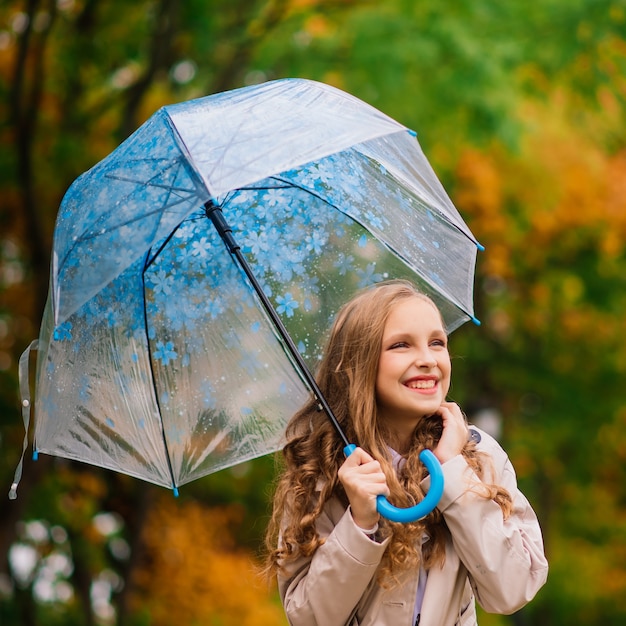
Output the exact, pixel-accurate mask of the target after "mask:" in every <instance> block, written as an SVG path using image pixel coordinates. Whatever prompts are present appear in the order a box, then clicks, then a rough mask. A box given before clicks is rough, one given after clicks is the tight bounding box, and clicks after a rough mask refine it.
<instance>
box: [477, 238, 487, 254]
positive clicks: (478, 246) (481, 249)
mask: <svg viewBox="0 0 626 626" xmlns="http://www.w3.org/2000/svg"><path fill="white" fill-rule="evenodd" d="M476 247H477V248H478V249H479V250H480V251H481V252H484V251H485V246H483V244H482V243H479V242H478V241H477V242H476Z"/></svg>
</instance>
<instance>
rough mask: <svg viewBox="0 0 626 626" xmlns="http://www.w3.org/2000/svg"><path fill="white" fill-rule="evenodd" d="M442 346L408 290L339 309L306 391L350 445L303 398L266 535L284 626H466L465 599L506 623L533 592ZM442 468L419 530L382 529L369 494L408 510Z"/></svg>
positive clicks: (386, 291)
mask: <svg viewBox="0 0 626 626" xmlns="http://www.w3.org/2000/svg"><path fill="white" fill-rule="evenodd" d="M450 376H451V363H450V355H449V353H448V339H447V335H446V332H445V328H444V325H443V321H442V319H441V315H440V313H439V311H438V310H437V308H436V306H435V305H434V303H433V302H432V301H431V300H430V299H429V298H427V297H426V296H424V295H422V294H421V293H419V292H418V291H416V289H415V288H414V287H413V286H412V285H411V284H410V283H407V282H405V281H390V282H387V283H381V284H379V285H377V286H375V287H373V288H371V289H370V290H368V291H365V292H363V293H361V294H359V295H358V296H357V297H355V298H354V299H353V300H351V301H350V302H348V303H347V304H346V305H345V306H344V307H343V308H342V310H341V311H340V312H339V314H338V316H337V319H336V321H335V324H334V325H333V328H332V329H331V333H330V338H329V341H328V345H327V347H326V351H325V356H324V358H323V359H322V362H321V365H320V368H319V371H318V375H317V382H318V384H319V387H320V390H321V391H322V393H323V394H324V396H325V398H326V400H327V401H328V403H329V405H330V406H331V407H332V409H333V411H334V413H335V416H336V417H337V420H338V422H339V424H340V425H341V426H342V428H343V430H344V432H345V433H346V435H347V438H348V439H349V440H350V441H356V442H358V443H359V446H360V447H358V448H357V449H356V450H355V451H354V452H353V453H352V454H351V455H350V456H349V457H348V458H347V459H346V458H345V457H344V456H343V452H342V443H341V441H340V439H339V437H338V435H337V434H336V432H335V429H334V427H333V426H332V425H331V423H330V422H329V420H328V418H327V417H326V415H325V414H324V413H322V412H321V411H319V409H318V404H317V402H315V401H314V400H311V402H309V403H308V404H307V405H306V406H305V407H303V408H302V409H301V410H300V411H299V412H298V413H297V414H296V415H295V416H294V417H293V418H292V420H291V421H290V423H289V425H288V427H287V444H286V446H285V447H284V450H283V455H284V461H285V469H284V472H283V475H282V476H281V478H280V481H279V483H278V486H277V490H276V494H275V498H274V512H273V516H272V521H271V523H270V526H269V529H268V536H267V546H268V549H269V556H268V562H267V569H268V571H269V572H270V573H271V574H277V575H278V584H279V592H280V595H281V599H282V601H283V605H284V607H285V612H286V614H287V617H288V620H289V623H290V624H293V625H294V626H335V625H336V626H343V625H347V624H348V625H357V624H358V625H374V624H376V625H379V626H385V625H389V626H392V625H393V626H414V625H415V624H419V625H420V626H454V625H456V624H459V625H468V624H472V625H473V624H476V610H475V601H478V603H479V604H480V605H481V606H482V607H483V608H484V609H485V610H486V611H489V612H494V613H512V612H514V611H516V610H518V609H519V608H521V607H522V606H524V605H525V604H526V603H527V602H529V601H530V600H531V599H532V598H533V597H534V596H535V594H536V593H537V591H538V590H539V588H540V587H541V586H542V585H543V584H544V582H545V580H546V576H547V570H548V566H547V562H546V559H545V556H544V551H543V542H542V536H541V531H540V528H539V524H538V522H537V518H536V516H535V514H534V512H533V510H532V508H531V506H530V504H529V503H528V501H527V500H526V498H525V497H524V496H523V494H522V493H521V492H520V491H519V490H518V488H517V483H516V478H515V472H514V470H513V467H512V465H511V463H510V461H509V459H508V457H507V455H506V453H505V452H504V451H503V450H502V448H501V447H500V446H499V445H498V443H497V442H496V441H495V440H494V439H492V438H491V437H490V436H489V435H487V434H486V433H484V432H482V431H480V430H479V429H477V428H475V427H473V426H472V427H470V426H468V424H467V423H466V421H465V417H464V415H463V413H462V411H461V409H460V408H459V406H458V405H456V404H455V403H453V402H448V401H447V400H446V396H447V394H448V391H449V388H450ZM425 448H428V449H430V450H432V452H433V453H434V454H435V456H436V457H437V458H438V460H439V461H440V462H441V463H442V470H443V475H444V493H443V496H442V498H441V500H440V502H439V504H438V506H437V508H436V509H435V510H434V511H433V512H432V513H430V514H429V515H428V516H426V518H424V519H422V520H419V521H417V522H413V523H409V524H399V523H393V522H390V521H388V520H386V519H384V518H381V517H380V516H379V514H378V512H377V510H376V497H377V496H378V495H379V494H383V495H385V496H387V497H388V498H389V499H390V501H391V502H393V504H395V505H396V506H401V507H406V506H411V505H413V504H415V503H416V502H419V501H420V500H422V499H423V497H424V494H425V493H426V492H427V491H428V484H429V478H428V476H427V472H426V469H425V468H424V466H423V465H422V463H421V462H420V460H419V454H420V452H421V451H422V450H423V449H425Z"/></svg>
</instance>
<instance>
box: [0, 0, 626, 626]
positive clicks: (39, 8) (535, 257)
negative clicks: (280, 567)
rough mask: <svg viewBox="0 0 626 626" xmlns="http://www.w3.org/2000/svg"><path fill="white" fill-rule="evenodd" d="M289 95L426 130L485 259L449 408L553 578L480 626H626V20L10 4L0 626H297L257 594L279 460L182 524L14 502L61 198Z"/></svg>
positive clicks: (296, 4) (55, 483) (117, 500)
mask: <svg viewBox="0 0 626 626" xmlns="http://www.w3.org/2000/svg"><path fill="white" fill-rule="evenodd" d="M282 77H304V78H311V79H316V80H320V81H323V82H326V83H330V84H332V85H334V86H337V87H339V88H342V89H344V90H346V91H348V92H350V93H352V94H354V95H356V96H358V97H360V98H361V99H363V100H365V101H367V102H369V103H370V104H372V105H374V106H375V107H377V108H379V109H381V110H382V111H384V112H385V113H387V114H389V115H390V116H392V117H394V118H396V119H397V120H399V121H400V122H402V123H404V124H406V125H407V126H409V127H410V128H413V129H415V130H416V131H417V133H418V137H419V140H420V143H421V144H422V147H423V148H424V150H425V152H426V154H427V156H428V157H429V159H430V161H431V163H432V164H433V166H434V168H435V170H436V172H437V173H438V175H439V176H440V178H441V180H442V181H443V183H444V185H445V187H446V189H447V190H448V192H449V193H450V195H451V197H452V199H453V201H454V202H455V204H456V206H457V207H458V209H459V210H460V211H461V213H462V215H463V217H464V218H465V219H466V221H467V222H468V223H469V225H470V227H471V228H472V230H473V232H474V233H475V234H476V236H477V237H478V239H479V240H480V241H481V243H483V244H484V245H485V246H486V251H485V252H484V253H481V255H480V257H479V261H478V271H477V278H476V307H477V315H478V317H479V318H480V319H481V320H482V322H483V324H482V326H481V327H480V328H477V327H475V326H471V325H466V326H465V327H463V328H462V329H460V330H459V331H457V332H456V333H455V334H454V335H453V337H452V350H453V352H454V354H455V355H458V358H456V359H455V365H454V367H455V382H454V389H453V395H454V399H455V400H457V401H459V402H460V403H461V404H462V405H463V406H464V407H465V408H466V409H467V411H468V412H469V413H470V414H471V416H472V417H473V418H474V419H476V420H483V423H487V422H485V420H490V421H489V423H490V424H491V426H492V427H493V428H494V429H495V431H496V432H497V433H498V436H499V439H500V440H501V442H502V443H503V445H504V447H505V448H506V449H507V451H508V452H509V454H510V456H511V459H512V461H513V463H514V465H515V467H516V469H517V471H518V477H519V482H520V485H521V488H522V490H523V491H524V492H525V493H526V494H527V495H528V497H529V499H530V500H531V501H532V503H533V504H534V506H535V508H536V510H537V513H538V515H539V518H540V521H541V524H542V527H543V530H544V533H545V542H546V550H547V554H548V557H549V560H550V564H551V569H550V576H549V581H548V584H547V585H546V587H545V588H544V589H542V591H541V592H540V593H539V595H538V597H537V598H536V600H535V601H534V602H533V603H532V604H531V605H529V606H528V607H526V608H525V609H523V610H522V611H520V612H519V613H518V614H516V615H514V616H512V617H502V616H489V615H484V614H481V625H484V626H502V625H506V624H517V625H524V624H533V625H535V626H536V625H539V626H541V625H553V624H585V625H587V626H592V625H595V624H598V625H600V624H602V625H603V626H607V625H612V624H622V623H624V618H625V616H626V566H625V565H624V564H625V563H626V464H625V461H626V396H625V394H624V393H623V384H622V383H621V381H622V380H623V378H624V373H625V371H626V345H625V339H624V338H625V337H626V322H625V316H624V311H625V310H626V289H625V287H626V254H625V252H626V248H625V247H626V126H625V125H624V121H625V120H624V117H625V112H626V0H538V1H537V2H527V1H526V0H507V1H506V2H502V1H500V2H498V1H495V0H472V1H471V2H468V1H466V0H447V1H446V2H440V1H439V0H419V1H416V0H385V2H377V1H373V0H371V1H369V0H362V1H357V0H326V1H324V0H181V1H176V0H135V1H133V2H128V1H127V0H124V1H122V0H23V1H20V2H18V1H11V0H3V2H2V3H1V4H0V93H1V98H0V623H2V625H3V626H14V625H16V626H17V625H19V626H40V625H45V626H55V625H59V626H61V625H63V626H73V625H77V626H78V625H88V626H91V625H107V626H108V625H110V626H121V625H125V626H148V625H150V626H162V625H163V626H166V625H169V624H171V623H173V622H175V623H177V624H179V625H180V626H195V625H200V624H202V625H203V626H210V625H216V626H217V625H223V626H227V625H231V624H232V625H235V624H236V625H238V626H241V625H244V626H263V625H270V624H286V620H285V618H284V617H283V614H282V609H281V607H280V605H279V603H278V602H277V599H276V593H275V590H274V589H273V588H269V589H268V588H267V586H266V585H264V583H262V582H261V581H260V580H259V579H258V577H257V576H256V574H255V565H256V564H257V563H258V554H259V548H260V544H261V540H262V537H263V533H264V528H265V524H266V521H267V515H268V503H269V498H270V493H271V485H272V479H273V475H274V468H275V463H274V459H273V458H271V457H266V458H263V459H259V460H256V461H253V462H248V463H246V464H243V465H240V466H237V467H235V468H233V469H231V470H226V471H222V472H220V473H217V474H214V475H212V476H209V477H207V478H205V479H203V480H200V481H196V482H195V483H192V484H190V485H188V486H187V487H186V488H185V489H184V490H183V491H182V494H181V497H180V498H178V499H176V500H175V499H174V498H172V496H171V494H170V493H168V492H166V491H165V490H163V489H160V488H158V487H153V486H151V485H148V484H144V483H142V482H140V481H137V480H134V479H130V478H127V477H124V476H120V475H117V474H113V473H111V472H106V471H103V470H102V471H101V470H97V469H94V468H91V467H88V466H84V465H79V464H73V463H70V462H68V461H64V460H61V459H54V458H51V457H41V458H40V460H39V461H38V462H37V463H32V462H30V461H29V460H28V454H27V459H26V464H25V474H24V478H23V481H22V483H21V485H20V492H19V497H18V499H17V500H15V501H9V500H8V499H7V498H6V496H2V495H1V494H2V493H4V491H7V492H8V489H9V486H10V484H11V482H12V478H13V472H14V469H15V466H16V464H17V462H18V459H19V454H20V451H21V445H22V439H23V425H22V421H21V418H20V408H19V397H18V382H17V361H18V359H19V355H20V353H21V352H22V350H24V348H26V346H27V345H28V344H29V342H30V341H31V339H33V338H35V337H36V336H37V334H38V329H39V322H40V316H41V313H42V310H43V306H44V302H45V298H46V294H47V288H48V270H49V257H50V249H51V241H52V233H53V228H54V220H55V216H56V212H57V209H58V206H59V203H60V201H61V198H62V196H63V194H64V192H65V191H66V189H67V187H68V186H69V184H70V183H71V182H72V181H73V180H74V179H75V178H76V177H77V176H78V175H79V174H80V173H82V172H83V171H84V170H86V169H88V168H89V167H91V166H92V165H93V164H95V163H96V162H97V161H99V160H100V159H101V158H103V157H104V156H105V155H106V154H108V153H109V152H110V151H111V150H113V149H114V148H115V147H116V146H117V145H118V144H119V143H120V142H121V141H122V140H123V139H125V138H126V137H127V136H128V135H129V134H130V133H131V132H132V131H133V130H134V129H135V128H137V127H138V126H139V125H140V124H141V123H142V122H143V121H145V120H146V119H147V118H148V117H149V116H150V115H151V114H152V113H153V112H154V111H156V110H157V109H158V108H159V107H160V106H162V105H165V104H169V103H173V102H180V101H183V100H188V99H190V98H195V97H200V96H204V95H208V94H211V93H215V92H219V91H223V90H226V89H231V88H236V87H241V86H243V85H247V84H253V83H257V82H262V81H265V80H271V79H274V78H282Z"/></svg>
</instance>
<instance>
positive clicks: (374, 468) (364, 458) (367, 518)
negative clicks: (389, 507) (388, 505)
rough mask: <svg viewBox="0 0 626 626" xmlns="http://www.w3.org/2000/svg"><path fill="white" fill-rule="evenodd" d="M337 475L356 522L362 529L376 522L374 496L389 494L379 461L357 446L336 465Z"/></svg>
mask: <svg viewBox="0 0 626 626" xmlns="http://www.w3.org/2000/svg"><path fill="white" fill-rule="evenodd" d="M338 476H339V480H340V481H341V484H342V485H343V488H344V489H345V491H346V495H347V496H348V500H349V501H350V508H351V509H352V519H353V520H354V522H355V524H356V525H357V526H358V527H359V528H363V529H365V530H367V529H368V528H372V527H373V526H375V525H376V524H377V523H378V519H379V517H380V516H379V514H378V511H377V510H376V496H378V495H383V496H388V495H389V488H388V487H387V479H386V478H385V474H384V473H383V471H382V469H381V468H380V463H379V462H378V461H375V460H374V459H373V458H372V457H371V456H370V455H369V454H368V453H367V452H365V450H363V449H362V448H356V449H355V450H354V452H352V454H350V456H349V457H348V458H347V459H346V460H345V461H344V463H343V465H342V466H341V467H340V468H339V474H338Z"/></svg>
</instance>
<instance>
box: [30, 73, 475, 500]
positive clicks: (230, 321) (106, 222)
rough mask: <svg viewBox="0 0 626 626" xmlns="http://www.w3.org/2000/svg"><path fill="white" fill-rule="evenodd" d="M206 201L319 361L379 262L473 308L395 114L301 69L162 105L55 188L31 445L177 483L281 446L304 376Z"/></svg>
mask: <svg viewBox="0 0 626 626" xmlns="http://www.w3.org/2000/svg"><path fill="white" fill-rule="evenodd" d="M207 207H218V208H219V209H220V210H221V212H222V214H223V216H224V218H225V220H226V222H227V223H228V225H229V226H230V228H231V229H232V235H233V236H234V238H235V240H236V241H237V243H238V246H240V248H241V253H242V254H243V255H245V257H246V259H247V262H248V263H249V265H250V267H251V268H252V269H253V271H254V274H255V276H256V278H257V280H258V283H259V285H260V287H261V289H262V296H263V297H266V298H267V299H269V300H270V301H271V302H272V304H273V306H274V308H275V310H276V312H277V313H278V314H279V315H280V317H281V319H282V323H284V326H285V327H286V328H287V330H288V332H289V335H290V337H291V338H292V339H293V343H294V344H295V345H296V346H297V349H298V353H299V355H302V358H303V359H304V360H305V361H306V362H307V363H308V366H309V367H310V368H312V369H314V368H315V364H316V362H317V360H318V359H319V354H320V352H319V351H320V348H321V346H322V344H323V338H324V333H325V331H326V329H327V328H328V326H329V324H330V322H331V320H332V317H333V315H334V314H335V312H336V311H337V309H338V307H339V306H340V305H341V304H342V303H343V302H345V301H346V300H347V299H348V298H349V297H351V296H352V295H353V294H354V293H355V291H356V290H357V289H360V288H362V287H365V286H367V285H369V284H372V283H374V282H377V281H380V280H382V279H385V278H390V277H405V278H409V279H411V280H413V281H414V282H416V283H418V284H419V285H420V286H421V288H422V289H423V290H424V292H425V293H427V294H429V295H430V296H431V297H432V298H433V299H434V300H435V301H436V303H437V304H438V306H439V307H440V309H441V311H442V314H443V316H444V320H445V323H446V326H447V329H448V331H450V332H451V331H452V330H454V329H455V328H457V327H458V326H459V325H461V324H462V323H463V322H465V321H466V320H468V319H473V305H472V292H473V278H474V266H475V258H476V250H477V246H478V244H477V242H476V240H475V238H474V237H473V235H472V234H471V232H470V231H469V229H468V227H467V226H466V225H465V223H464V222H463V220H462V219H461V217H460V215H459V214H458V212H457V210H456V209H455V208H454V206H453V205H452V203H451V201H450V199H449V198H448V196H447V194H446V192H445V191H444V189H443V187H442V186H441V184H440V182H439V181H438V179H437V177H436V176H435V174H434V172H433V170H432V168H431V167H430V165H429V164H428V161H427V160H426V158H425V156H424V154H423V153H422V151H421V149H420V147H419V144H418V142H417V140H416V138H415V136H414V134H413V133H411V132H409V131H408V129H407V128H406V127H404V126H403V125H401V124H399V123H398V122H396V121H394V120H392V119H391V118H389V117H388V116H386V115H384V114H383V113H381V112H380V111H378V110H376V109H374V108H373V107H371V106H369V105H367V104H365V103H363V102H361V101H360V100H358V99H356V98H354V97H352V96H350V95H348V94H346V93H344V92H342V91H340V90H337V89H334V88H332V87H330V86H327V85H324V84H321V83H317V82H313V81H307V80H300V79H287V80H279V81H272V82H269V83H265V84H262V85H258V86H253V87H247V88H243V89H238V90H234V91H230V92H226V93H222V94H217V95H214V96H209V97H206V98H201V99H198V100H192V101H189V102H185V103H181V104H175V105H171V106H166V107H164V108H162V109H161V110H159V111H158V112H157V113H155V114H154V115H153V116H152V117H151V118H150V119H149V120H148V121H147V122H146V123H145V124H144V125H143V126H141V127H140V128H139V129H138V130H137V131H136V132H135V133H134V134H133V135H132V136H131V137H129V138H128V139H127V140H126V141H125V142H124V143H123V144H121V145H120V146H119V147H118V148H117V149H116V150H115V151H114V152H112V153H111V154H110V155H109V156H108V157H107V158H105V159H104V160H103V161H101V162H100V163H98V164H97V165H96V166H94V167H93V168H92V169H91V170H89V171H88V172H86V173H85V174H83V175H82V176H80V177H79V178H78V179H77V180H76V181H75V182H74V183H73V185H72V186H71V187H70V189H69V190H68V191H67V193H66V195H65V197H64V199H63V202H62V204H61V207H60V210H59V215H58V218H57V225H56V229H55V235H54V247H53V258H52V264H51V278H50V294H49V299H48V304H47V307H46V310H45V313H44V319H43V322H42V327H41V331H40V336H39V356H38V361H37V375H36V396H35V451H36V452H43V453H47V454H52V455H56V456H62V457H66V458H71V459H76V460H80V461H83V462H87V463H91V464H93V465H97V466H101V467H106V468H109V469H112V470H115V471H119V472H123V473H125V474H129V475H132V476H136V477H138V478H141V479H144V480H147V481H149V482H152V483H155V484H158V485H163V486H167V487H171V488H174V489H176V488H177V487H178V486H180V485H183V484H185V483H187V482H189V481H191V480H194V479H197V478H199V477H201V476H205V475H207V474H209V473H211V472H213V471H216V470H219V469H222V468H225V467H228V466H231V465H233V464H235V463H239V462H241V461H244V460H246V459H250V458H254V457H257V456H260V455H263V454H267V453H268V452H272V451H274V450H276V449H277V448H278V447H279V446H280V445H281V437H282V433H283V430H284V426H285V424H286V421H287V420H288V419H289V417H290V416H291V415H292V414H293V413H294V412H295V411H296V410H297V409H298V408H299V407H300V406H301V405H302V404H303V403H304V402H305V401H306V400H307V398H308V397H309V393H310V385H309V384H308V383H307V377H306V376H303V373H302V367H301V366H300V365H299V364H298V362H297V360H294V357H293V354H291V353H290V351H289V350H287V349H286V346H285V339H284V338H283V337H282V336H281V334H280V333H278V332H277V329H276V324H275V322H274V321H273V320H272V317H271V316H269V315H268V314H267V311H266V310H265V309H264V308H263V306H260V304H261V303H260V301H259V295H258V294H257V293H256V292H255V291H254V289H253V288H252V287H251V285H250V280H249V279H248V278H247V277H246V276H245V274H244V273H242V272H241V270H240V268H239V267H238V266H237V265H236V264H235V263H234V262H233V255H232V253H231V252H229V250H228V249H227V248H226V247H225V246H224V244H223V242H222V241H221V240H220V235H219V234H218V232H217V231H216V229H215V227H214V226H213V222H212V220H211V219H208V218H207Z"/></svg>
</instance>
